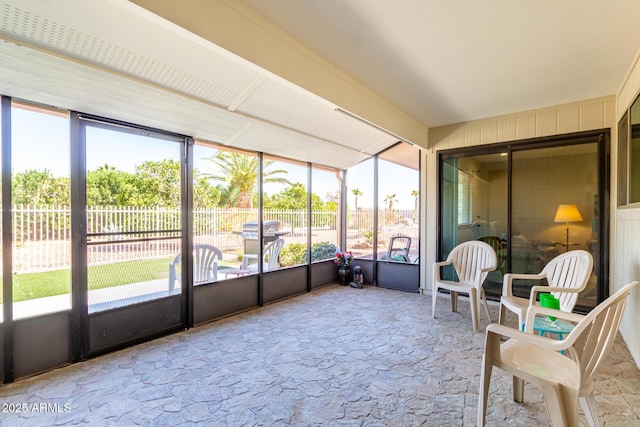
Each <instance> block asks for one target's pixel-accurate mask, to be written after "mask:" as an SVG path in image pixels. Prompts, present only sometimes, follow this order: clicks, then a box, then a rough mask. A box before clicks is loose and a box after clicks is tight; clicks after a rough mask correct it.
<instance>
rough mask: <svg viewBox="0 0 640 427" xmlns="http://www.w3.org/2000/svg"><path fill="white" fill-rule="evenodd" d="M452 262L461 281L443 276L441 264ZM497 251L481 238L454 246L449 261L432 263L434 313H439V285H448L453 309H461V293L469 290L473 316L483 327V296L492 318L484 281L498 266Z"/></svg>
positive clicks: (445, 287) (432, 310)
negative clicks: (437, 310) (437, 304)
mask: <svg viewBox="0 0 640 427" xmlns="http://www.w3.org/2000/svg"><path fill="white" fill-rule="evenodd" d="M446 265H453V268H454V269H455V271H456V274H457V275H458V281H457V282H455V281H451V280H443V279H442V278H441V267H444V266H446ZM496 266H497V257H496V251H494V250H493V248H492V247H491V246H490V245H488V244H487V243H484V242H480V241H478V240H472V241H469V242H464V243H461V244H459V245H458V246H456V247H455V248H453V250H452V251H451V253H449V256H448V257H447V260H446V261H442V262H436V263H434V264H433V294H432V297H431V300H432V302H431V317H433V318H434V319H435V317H436V299H437V297H438V289H447V290H448V291H449V292H450V294H451V311H457V309H458V293H459V292H462V293H465V294H469V303H470V304H471V320H472V322H473V327H474V329H475V330H476V331H479V330H480V319H479V312H480V300H481V299H484V308H485V311H486V313H487V317H488V318H489V320H490V321H491V315H490V314H489V305H488V304H487V296H486V295H485V293H484V289H483V288H482V283H483V282H484V280H485V279H486V278H487V274H489V272H490V271H493V270H495V269H496Z"/></svg>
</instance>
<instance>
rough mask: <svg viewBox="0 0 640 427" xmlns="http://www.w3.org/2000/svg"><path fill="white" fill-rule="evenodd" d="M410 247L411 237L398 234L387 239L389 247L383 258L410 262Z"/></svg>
mask: <svg viewBox="0 0 640 427" xmlns="http://www.w3.org/2000/svg"><path fill="white" fill-rule="evenodd" d="M410 249H411V237H409V236H406V235H404V234H398V235H396V236H393V237H392V238H391V239H389V249H387V256H386V257H385V258H383V259H387V260H390V261H401V262H411V260H410V259H409V250H410Z"/></svg>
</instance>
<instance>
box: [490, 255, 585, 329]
mask: <svg viewBox="0 0 640 427" xmlns="http://www.w3.org/2000/svg"><path fill="white" fill-rule="evenodd" d="M592 269H593V257H592V256H591V254H590V253H589V252H587V251H583V250H575V251H569V252H566V253H563V254H561V255H558V256H557V257H555V258H553V259H552V260H551V261H549V263H548V264H547V265H546V266H545V267H544V268H543V269H542V271H541V272H540V273H539V274H517V273H507V274H505V275H504V279H503V282H502V296H501V297H500V312H499V314H498V323H499V324H501V325H502V324H503V321H504V317H505V313H506V312H505V310H510V311H512V312H514V313H516V314H517V315H518V327H521V326H522V323H523V322H524V317H525V314H526V312H527V309H528V308H529V307H530V306H533V305H536V300H537V299H538V294H539V293H546V292H549V293H551V294H552V295H553V296H555V297H556V298H558V299H559V300H560V310H562V311H566V312H571V311H572V310H573V307H575V305H576V302H577V301H578V294H579V293H580V292H582V290H583V289H584V288H585V287H586V286H587V282H588V281H589V277H590V276H591V271H592ZM516 279H532V280H542V279H546V280H547V283H548V285H549V286H545V285H540V286H533V287H532V288H531V291H530V295H529V298H522V297H518V296H516V295H514V294H513V281H514V280H516Z"/></svg>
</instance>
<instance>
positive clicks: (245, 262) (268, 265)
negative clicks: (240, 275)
mask: <svg viewBox="0 0 640 427" xmlns="http://www.w3.org/2000/svg"><path fill="white" fill-rule="evenodd" d="M283 245H284V239H276V240H274V241H273V242H271V243H269V244H268V245H267V246H266V247H265V248H264V252H263V254H262V271H270V270H276V269H278V267H279V266H280V263H279V259H280V250H281V249H282V246H283ZM250 259H255V260H257V259H258V255H257V254H244V256H243V257H242V265H241V266H240V269H241V270H247V271H250V272H252V273H255V272H257V271H258V263H254V264H249V260H250Z"/></svg>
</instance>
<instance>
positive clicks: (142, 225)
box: [86, 123, 182, 313]
mask: <svg viewBox="0 0 640 427" xmlns="http://www.w3.org/2000/svg"><path fill="white" fill-rule="evenodd" d="M86 153H87V155H86V191H87V194H86V199H87V203H86V209H87V218H86V220H87V243H86V252H87V286H88V302H89V313H94V312H101V311H105V310H110V309H114V308H117V307H123V306H128V305H133V304H138V303H141V302H144V301H149V300H153V299H158V298H162V297H167V296H169V295H172V294H179V293H180V292H181V283H182V281H181V279H180V278H181V275H182V274H181V273H182V272H181V270H179V269H178V270H177V269H175V268H174V269H173V270H172V268H171V267H172V266H173V265H175V264H176V263H175V260H176V258H178V257H179V256H180V254H181V246H182V245H181V236H182V233H181V228H182V225H181V161H180V159H181V158H182V157H181V144H179V143H176V141H175V140H167V139H164V138H159V137H156V136H154V135H152V134H150V133H149V132H145V131H138V130H131V131H126V132H123V130H122V129H121V128H114V127H108V126H104V125H94V124H91V123H90V124H89V125H87V126H86Z"/></svg>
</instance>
